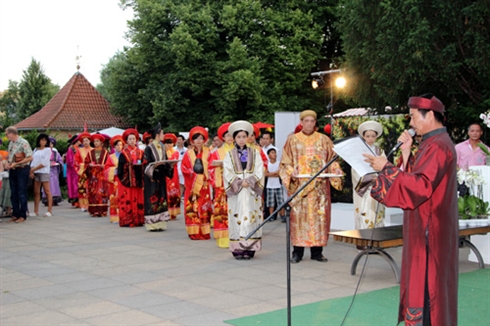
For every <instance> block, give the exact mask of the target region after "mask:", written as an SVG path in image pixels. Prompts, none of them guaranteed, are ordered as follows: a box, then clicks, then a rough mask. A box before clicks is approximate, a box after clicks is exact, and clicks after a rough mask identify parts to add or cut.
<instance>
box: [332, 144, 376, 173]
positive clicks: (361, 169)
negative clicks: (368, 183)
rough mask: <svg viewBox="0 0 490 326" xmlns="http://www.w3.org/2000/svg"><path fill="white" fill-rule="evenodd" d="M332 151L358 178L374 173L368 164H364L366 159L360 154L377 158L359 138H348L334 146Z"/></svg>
mask: <svg viewBox="0 0 490 326" xmlns="http://www.w3.org/2000/svg"><path fill="white" fill-rule="evenodd" d="M333 150H334V152H335V153H337V155H339V156H340V157H341V158H342V159H343V160H344V161H346V162H347V163H349V165H350V166H351V167H352V168H353V169H354V170H356V171H357V173H359V175H360V176H364V175H366V174H368V173H375V172H376V171H374V170H373V168H372V167H371V166H370V165H369V163H368V162H364V160H365V159H366V158H365V157H364V156H363V155H362V154H370V155H373V156H377V155H376V154H375V153H374V152H373V151H372V150H371V148H369V146H368V145H367V144H366V142H365V141H364V140H363V139H362V138H361V137H359V136H355V137H349V138H346V139H344V140H341V141H339V142H337V143H335V144H334V146H333Z"/></svg>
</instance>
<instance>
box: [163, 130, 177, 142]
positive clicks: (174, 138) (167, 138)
mask: <svg viewBox="0 0 490 326" xmlns="http://www.w3.org/2000/svg"><path fill="white" fill-rule="evenodd" d="M166 140H171V141H172V143H174V144H175V143H176V142H177V136H175V135H174V134H171V133H168V134H165V135H164V136H163V141H166Z"/></svg>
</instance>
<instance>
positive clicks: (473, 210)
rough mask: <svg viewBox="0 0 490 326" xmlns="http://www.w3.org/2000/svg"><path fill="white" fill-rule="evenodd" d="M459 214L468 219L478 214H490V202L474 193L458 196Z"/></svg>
mask: <svg viewBox="0 0 490 326" xmlns="http://www.w3.org/2000/svg"><path fill="white" fill-rule="evenodd" d="M458 215H459V216H460V218H461V219H463V220H466V219H469V218H474V217H476V216H487V215H490V203H488V202H485V201H483V199H481V198H478V197H477V196H474V195H465V196H463V197H459V198H458Z"/></svg>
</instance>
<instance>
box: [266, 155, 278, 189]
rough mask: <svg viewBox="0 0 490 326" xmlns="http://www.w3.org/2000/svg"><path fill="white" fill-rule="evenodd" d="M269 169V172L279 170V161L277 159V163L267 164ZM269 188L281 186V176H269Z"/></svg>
mask: <svg viewBox="0 0 490 326" xmlns="http://www.w3.org/2000/svg"><path fill="white" fill-rule="evenodd" d="M267 171H269V172H277V171H279V161H277V160H276V163H271V162H270V161H269V164H267ZM266 188H268V189H277V188H281V182H280V181H279V177H267V187H266Z"/></svg>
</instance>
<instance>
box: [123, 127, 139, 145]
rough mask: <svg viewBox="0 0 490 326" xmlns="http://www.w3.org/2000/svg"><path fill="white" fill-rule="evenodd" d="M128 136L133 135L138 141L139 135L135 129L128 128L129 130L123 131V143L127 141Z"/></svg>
mask: <svg viewBox="0 0 490 326" xmlns="http://www.w3.org/2000/svg"><path fill="white" fill-rule="evenodd" d="M129 135H134V136H135V137H136V140H137V141H138V140H140V134H139V133H138V130H136V129H133V128H129V129H126V130H124V132H123V135H122V137H123V140H124V141H125V142H127V141H128V136H129Z"/></svg>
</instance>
